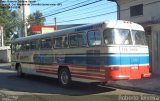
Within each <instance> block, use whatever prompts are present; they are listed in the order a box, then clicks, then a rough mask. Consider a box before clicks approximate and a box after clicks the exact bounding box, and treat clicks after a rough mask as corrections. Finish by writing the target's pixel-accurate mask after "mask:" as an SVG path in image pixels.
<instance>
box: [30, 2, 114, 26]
mask: <svg viewBox="0 0 160 101" xmlns="http://www.w3.org/2000/svg"><path fill="white" fill-rule="evenodd" d="M36 3H39V4H41V5H39V6H33V5H32V6H30V12H31V14H32V13H34V12H35V11H37V10H39V11H40V12H42V13H43V15H44V16H45V17H46V22H45V25H54V24H55V22H54V18H56V22H57V25H64V24H86V23H97V22H102V21H105V20H116V19H117V12H116V11H117V7H116V3H114V2H110V1H107V0H36ZM43 4H44V5H43ZM45 4H51V6H49V5H45Z"/></svg>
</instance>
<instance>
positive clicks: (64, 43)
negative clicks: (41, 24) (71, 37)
mask: <svg viewBox="0 0 160 101" xmlns="http://www.w3.org/2000/svg"><path fill="white" fill-rule="evenodd" d="M62 47H63V48H67V47H68V38H67V36H62Z"/></svg>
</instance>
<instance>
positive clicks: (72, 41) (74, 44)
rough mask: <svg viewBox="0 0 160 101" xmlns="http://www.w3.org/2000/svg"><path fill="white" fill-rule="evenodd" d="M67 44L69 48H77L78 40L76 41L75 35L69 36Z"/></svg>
mask: <svg viewBox="0 0 160 101" xmlns="http://www.w3.org/2000/svg"><path fill="white" fill-rule="evenodd" d="M69 42H70V47H77V46H78V40H77V35H75V34H74V35H70V36H69Z"/></svg>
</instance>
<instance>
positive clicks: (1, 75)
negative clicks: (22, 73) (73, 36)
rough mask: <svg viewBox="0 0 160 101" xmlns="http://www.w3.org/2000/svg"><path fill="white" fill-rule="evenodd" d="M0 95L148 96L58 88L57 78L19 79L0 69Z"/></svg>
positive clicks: (25, 100)
mask: <svg viewBox="0 0 160 101" xmlns="http://www.w3.org/2000/svg"><path fill="white" fill-rule="evenodd" d="M0 95H1V97H0V101H1V100H2V101H9V100H8V99H12V100H10V101H82V100H85V101H117V100H120V99H121V96H122V95H127V96H128V95H134V96H135V95H136V96H138V98H139V99H140V97H139V96H141V95H147V94H145V93H140V92H133V91H127V90H120V89H114V88H107V87H99V86H94V85H91V84H84V83H79V82H74V84H73V86H72V87H71V88H69V89H65V88H61V87H59V85H58V80H57V79H53V78H45V77H39V76H26V77H24V78H18V77H17V76H16V72H15V71H11V70H9V69H4V68H3V69H0ZM134 96H131V97H134ZM13 99H14V100H13ZM121 101H123V100H121ZM149 101H152V100H149Z"/></svg>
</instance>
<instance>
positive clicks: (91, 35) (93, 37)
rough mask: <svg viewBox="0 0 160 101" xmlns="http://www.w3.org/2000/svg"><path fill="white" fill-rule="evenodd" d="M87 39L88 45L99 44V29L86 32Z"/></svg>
mask: <svg viewBox="0 0 160 101" xmlns="http://www.w3.org/2000/svg"><path fill="white" fill-rule="evenodd" d="M88 41H89V45H90V46H96V45H101V34H100V32H99V31H90V32H88Z"/></svg>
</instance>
